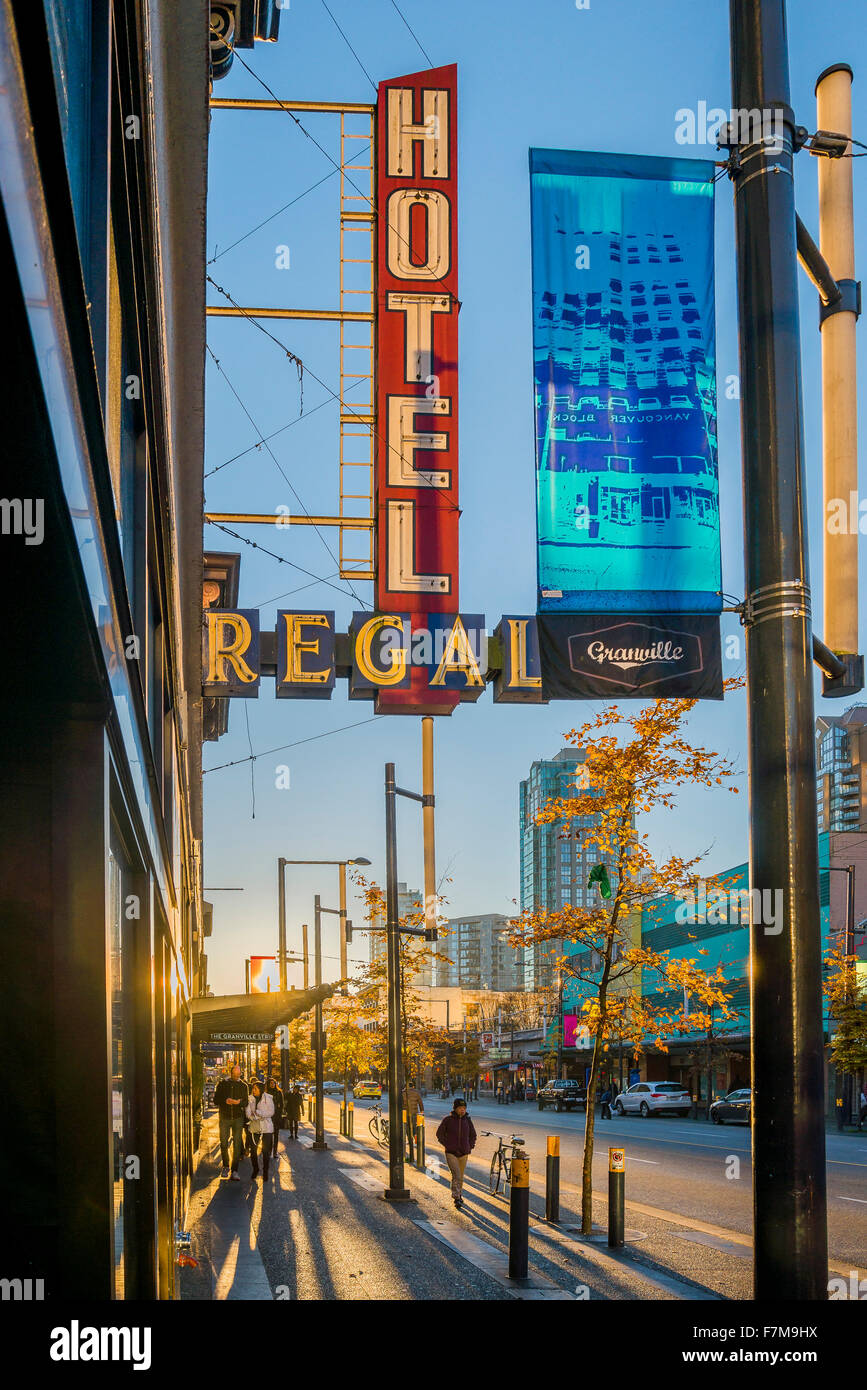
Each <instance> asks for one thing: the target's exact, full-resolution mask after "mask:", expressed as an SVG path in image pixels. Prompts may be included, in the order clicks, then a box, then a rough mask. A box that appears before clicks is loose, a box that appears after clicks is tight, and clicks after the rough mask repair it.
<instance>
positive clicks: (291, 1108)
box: [284, 1082, 304, 1139]
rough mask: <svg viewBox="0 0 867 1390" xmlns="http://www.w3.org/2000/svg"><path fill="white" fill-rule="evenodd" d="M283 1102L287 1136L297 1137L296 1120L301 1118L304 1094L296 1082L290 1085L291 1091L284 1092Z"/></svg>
mask: <svg viewBox="0 0 867 1390" xmlns="http://www.w3.org/2000/svg"><path fill="white" fill-rule="evenodd" d="M284 1103H285V1109H286V1128H287V1129H288V1131H289V1138H290V1139H297V1138H298V1121H299V1120H300V1119H301V1114H302V1111H303V1109H304V1094H303V1092H302V1090H301V1087H300V1086H299V1085H298V1084H297V1082H296V1084H295V1085H294V1086H293V1087H292V1090H291V1091H287V1092H286V1097H285V1102H284Z"/></svg>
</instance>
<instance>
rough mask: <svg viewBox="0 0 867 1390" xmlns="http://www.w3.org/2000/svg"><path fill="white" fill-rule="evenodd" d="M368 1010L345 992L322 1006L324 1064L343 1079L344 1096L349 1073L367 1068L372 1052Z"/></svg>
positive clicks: (333, 1073)
mask: <svg viewBox="0 0 867 1390" xmlns="http://www.w3.org/2000/svg"><path fill="white" fill-rule="evenodd" d="M366 1021H367V1010H366V1009H365V1006H364V1002H363V1000H361V999H359V998H358V996H357V995H354V994H346V995H341V996H340V997H336V998H333V999H332V1000H330V1001H329V1003H328V1004H327V1005H326V1006H325V1010H324V1013H323V1022H324V1027H325V1034H326V1039H327V1045H326V1048H325V1058H324V1063H325V1068H326V1070H327V1071H328V1072H329V1073H330V1074H332V1075H333V1076H337V1077H340V1079H341V1080H342V1081H343V1099H344V1101H345V1100H346V1091H347V1086H348V1084H349V1076H350V1073H352V1075H353V1077H358V1076H359V1075H361V1074H363V1073H364V1072H366V1071H367V1069H368V1067H369V1066H370V1062H371V1058H372V1056H373V1050H374V1046H373V1039H372V1037H371V1034H370V1033H369V1032H368V1031H367V1030H366V1029H365V1027H364V1024H365V1022H366Z"/></svg>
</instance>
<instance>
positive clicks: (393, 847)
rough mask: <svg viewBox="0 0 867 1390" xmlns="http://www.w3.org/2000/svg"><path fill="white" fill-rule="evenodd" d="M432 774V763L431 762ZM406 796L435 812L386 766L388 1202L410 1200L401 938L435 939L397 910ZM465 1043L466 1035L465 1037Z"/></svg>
mask: <svg viewBox="0 0 867 1390" xmlns="http://www.w3.org/2000/svg"><path fill="white" fill-rule="evenodd" d="M429 766H430V774H431V776H432V775H433V764H432V762H431V763H430V765H429ZM399 796H405V797H407V798H408V799H409V800H410V801H418V802H420V803H421V805H422V808H423V810H425V811H426V810H428V809H430V812H431V814H432V813H433V807H434V798H433V792H426V793H425V794H424V795H419V793H418V792H410V791H406V790H405V789H404V788H403V787H398V786H397V785H396V783H395V778H394V763H386V765H385V927H386V957H385V959H386V980H387V986H388V1167H389V1185H388V1187H387V1188H386V1190H385V1197H386V1199H387V1200H388V1201H407V1200H408V1199H409V1189H408V1188H407V1187H406V1185H405V1183H404V1172H403V1155H404V1134H403V1104H402V1096H403V1085H404V1064H403V1027H402V1010H401V980H400V937H401V932H403V934H404V935H406V936H421V937H423V938H424V940H425V941H436V937H437V929H436V926H433V927H427V926H425V927H403V928H401V925H400V920H399V917H398V910H397V798H398V797H399ZM464 1041H465V1042H466V1036H465V1037H464Z"/></svg>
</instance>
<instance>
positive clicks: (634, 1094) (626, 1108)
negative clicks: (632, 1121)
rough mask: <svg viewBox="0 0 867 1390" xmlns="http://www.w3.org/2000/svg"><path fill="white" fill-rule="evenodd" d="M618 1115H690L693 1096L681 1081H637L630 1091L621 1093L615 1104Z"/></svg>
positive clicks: (643, 1117) (645, 1116)
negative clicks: (665, 1113) (664, 1113)
mask: <svg viewBox="0 0 867 1390" xmlns="http://www.w3.org/2000/svg"><path fill="white" fill-rule="evenodd" d="M614 1109H615V1110H616V1111H617V1113H618V1115H640V1116H641V1118H642V1119H643V1120H646V1119H647V1117H648V1116H649V1115H661V1114H662V1113H663V1112H667V1113H668V1114H672V1115H688V1114H689V1112H690V1110H691V1109H692V1096H691V1095H690V1093H689V1091H688V1090H687V1089H686V1087H685V1086H682V1085H681V1084H680V1082H679V1081H637V1082H636V1083H635V1085H634V1086H630V1087H629V1090H628V1091H621V1092H620V1095H619V1096H618V1097H617V1099H616V1101H615V1102H614Z"/></svg>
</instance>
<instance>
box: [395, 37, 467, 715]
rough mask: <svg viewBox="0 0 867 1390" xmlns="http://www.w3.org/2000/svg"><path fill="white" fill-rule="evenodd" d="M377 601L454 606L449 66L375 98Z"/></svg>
mask: <svg viewBox="0 0 867 1390" xmlns="http://www.w3.org/2000/svg"><path fill="white" fill-rule="evenodd" d="M377 151H378V153H377V161H378V169H377V211H378V221H377V377H378V380H377V440H376V517H377V542H376V557H377V563H376V575H377V578H376V607H377V609H378V610H379V611H380V612H384V613H390V612H401V613H409V614H410V622H411V626H412V629H413V631H418V630H419V629H424V628H426V627H428V620H427V615H428V614H433V613H451V614H454V613H457V612H458V605H459V598H458V517H459V511H458V377H457V363H458V309H459V303H458V254H457V68H456V67H455V66H454V64H452V65H451V66H449V67H443V68H432V69H431V70H429V71H428V72H420V73H414V74H412V75H411V76H409V77H398V78H394V79H393V80H392V81H390V82H385V83H382V84H381V85H380V87H379V93H378V98H377ZM458 699H459V696H458V694H457V692H456V691H454V690H443V689H436V688H434V689H432V688H431V687H430V685H429V671H428V669H427V668H426V667H425V666H423V665H413V666H412V667H411V678H410V683H409V687H408V688H406V689H384V690H379V691H378V692H377V695H376V708H377V710H382V711H383V712H384V713H386V712H387V713H392V714H401V713H405V714H426V713H427V714H436V713H440V714H449V713H451V711H452V709H454V707H455V705H456V704H457V703H458Z"/></svg>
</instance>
